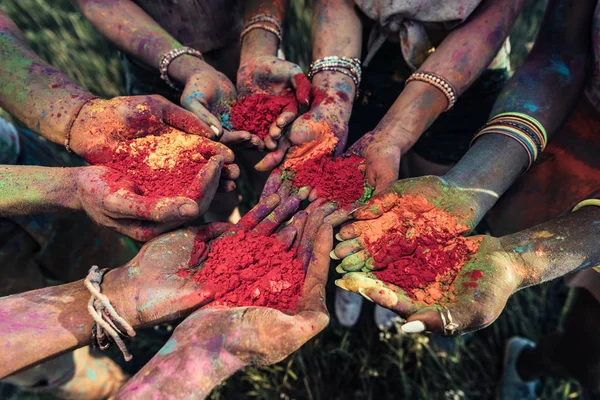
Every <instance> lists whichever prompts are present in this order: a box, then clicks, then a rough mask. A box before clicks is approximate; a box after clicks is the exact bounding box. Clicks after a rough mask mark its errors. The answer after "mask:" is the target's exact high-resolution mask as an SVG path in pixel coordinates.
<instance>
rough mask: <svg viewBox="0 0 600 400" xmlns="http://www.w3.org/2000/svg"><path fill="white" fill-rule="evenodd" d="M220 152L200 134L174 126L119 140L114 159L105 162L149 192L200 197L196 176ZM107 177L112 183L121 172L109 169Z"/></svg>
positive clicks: (151, 194) (162, 194) (146, 193)
mask: <svg viewBox="0 0 600 400" xmlns="http://www.w3.org/2000/svg"><path fill="white" fill-rule="evenodd" d="M217 154H218V152H217V151H216V150H215V149H214V148H212V147H210V146H209V145H207V144H205V143H201V142H200V141H199V138H198V137H196V136H194V135H187V134H185V133H183V132H179V131H177V130H171V131H170V132H166V133H163V134H162V135H160V136H154V135H149V136H144V137H141V138H137V139H130V140H126V141H124V142H122V143H120V144H119V146H118V147H117V148H116V150H115V151H114V153H113V154H112V158H111V159H110V161H108V162H105V163H103V164H104V165H106V166H107V167H110V168H112V169H114V170H116V171H119V172H121V173H122V174H125V175H126V176H127V177H128V178H129V179H131V180H132V181H133V182H134V183H135V184H136V185H137V186H138V188H139V189H140V191H141V194H143V195H145V196H150V197H163V196H184V195H185V196H187V197H191V198H199V197H201V196H202V193H201V188H200V186H199V185H198V182H197V181H196V176H197V175H198V172H200V169H202V167H203V166H204V165H205V164H206V162H207V161H208V159H210V157H212V156H214V155H217ZM105 179H106V181H107V182H108V183H109V185H110V184H111V183H112V182H115V183H116V182H117V181H118V180H119V179H121V176H120V175H119V174H116V173H114V172H109V173H107V174H106V175H105ZM115 186H117V185H115Z"/></svg>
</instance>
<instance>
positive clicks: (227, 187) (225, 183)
mask: <svg viewBox="0 0 600 400" xmlns="http://www.w3.org/2000/svg"><path fill="white" fill-rule="evenodd" d="M236 188H237V185H236V184H235V182H234V181H230V180H226V179H221V180H220V181H219V187H218V188H217V192H219V193H229V192H233V191H234V190H235V189H236Z"/></svg>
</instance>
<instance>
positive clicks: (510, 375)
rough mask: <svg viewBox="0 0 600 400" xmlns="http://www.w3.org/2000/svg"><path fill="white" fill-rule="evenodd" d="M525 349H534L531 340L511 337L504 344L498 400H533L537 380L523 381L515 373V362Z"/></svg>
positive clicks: (537, 383)
mask: <svg viewBox="0 0 600 400" xmlns="http://www.w3.org/2000/svg"><path fill="white" fill-rule="evenodd" d="M526 348H535V343H533V342H532V341H531V340H528V339H525V338H521V337H513V338H511V339H510V340H509V341H508V343H507V344H506V349H505V353H504V372H503V374H502V380H501V381H500V387H499V388H498V400H535V399H536V396H535V389H536V387H537V386H538V385H539V383H540V381H539V379H536V380H533V381H524V380H523V379H521V377H520V376H519V373H518V372H517V360H518V359H519V355H520V354H521V352H522V351H523V350H524V349H526Z"/></svg>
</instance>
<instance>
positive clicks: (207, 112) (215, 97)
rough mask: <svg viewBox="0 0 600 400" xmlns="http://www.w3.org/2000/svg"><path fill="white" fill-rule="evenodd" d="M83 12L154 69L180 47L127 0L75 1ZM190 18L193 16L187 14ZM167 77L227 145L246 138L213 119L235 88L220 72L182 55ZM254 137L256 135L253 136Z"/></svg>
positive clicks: (186, 104)
mask: <svg viewBox="0 0 600 400" xmlns="http://www.w3.org/2000/svg"><path fill="white" fill-rule="evenodd" d="M77 3H78V5H79V7H80V8H81V11H82V12H83V14H84V15H85V16H86V17H87V18H88V19H89V20H90V21H91V22H92V24H94V26H95V27H96V28H97V29H98V30H99V31H100V32H101V33H102V34H103V35H104V36H105V37H106V38H108V39H109V40H110V41H111V42H113V43H114V44H115V45H117V46H118V47H119V48H120V49H121V50H123V51H124V52H126V53H128V54H131V55H132V56H134V57H135V58H137V59H139V60H141V61H143V62H144V63H145V64H147V65H149V66H150V67H153V68H155V69H156V73H157V75H158V69H159V64H160V60H161V59H162V57H163V56H164V55H165V54H166V53H167V52H169V51H170V50H173V49H177V48H181V47H183V45H182V44H181V43H179V42H178V41H177V40H176V39H175V38H173V36H171V35H170V34H169V33H168V32H167V31H165V30H164V29H163V28H162V27H161V26H160V25H159V24H158V23H157V22H156V21H154V20H153V19H152V18H151V17H150V16H149V15H148V14H146V12H145V11H144V10H142V9H141V8H140V7H139V6H138V5H137V4H135V3H134V2H133V1H130V0H110V1H105V0H77ZM191 17H193V16H191ZM168 74H169V77H170V78H171V79H172V80H174V81H175V82H177V83H179V84H180V85H181V86H184V89H183V93H182V95H181V100H180V101H181V105H182V106H183V107H185V108H186V109H187V110H189V111H191V112H193V113H194V114H195V115H196V116H197V117H198V118H199V119H200V120H202V121H203V122H204V123H205V124H206V128H207V129H208V127H209V126H210V129H211V130H212V131H213V132H214V133H215V134H216V135H217V136H218V137H221V136H222V139H221V141H223V143H227V144H236V143H238V142H239V140H244V141H245V140H249V139H250V138H251V135H249V134H248V133H247V132H244V133H243V134H239V135H232V134H231V133H230V132H225V131H224V130H223V127H222V125H221V121H220V120H219V118H217V116H218V115H217V114H218V113H219V110H220V109H221V108H222V104H224V103H228V104H229V103H232V102H233V101H235V98H236V92H235V87H234V86H233V84H232V83H231V81H230V80H229V79H228V78H227V77H226V76H225V75H223V74H222V73H220V72H219V71H217V70H215V69H214V68H213V67H211V66H210V65H209V64H207V63H206V62H204V60H201V59H199V58H197V57H195V56H192V55H187V54H184V55H182V56H179V57H177V58H176V59H174V60H173V61H172V62H171V63H170V64H169V67H168ZM255 139H256V138H255Z"/></svg>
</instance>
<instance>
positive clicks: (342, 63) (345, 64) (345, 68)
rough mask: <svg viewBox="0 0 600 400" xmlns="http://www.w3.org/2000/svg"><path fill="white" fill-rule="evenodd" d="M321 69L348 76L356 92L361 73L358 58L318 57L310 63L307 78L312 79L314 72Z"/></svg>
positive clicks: (316, 72)
mask: <svg viewBox="0 0 600 400" xmlns="http://www.w3.org/2000/svg"><path fill="white" fill-rule="evenodd" d="M322 71H334V72H339V73H341V74H344V75H346V76H348V77H350V78H351V79H352V81H353V82H354V86H355V88H356V93H358V86H359V85H360V78H361V75H362V68H361V66H360V59H358V58H348V57H337V56H328V57H324V58H321V59H318V60H316V61H314V62H313V63H312V64H310V68H309V70H308V74H307V75H308V79H310V80H312V79H313V77H314V76H315V75H316V74H318V73H319V72H322Z"/></svg>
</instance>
